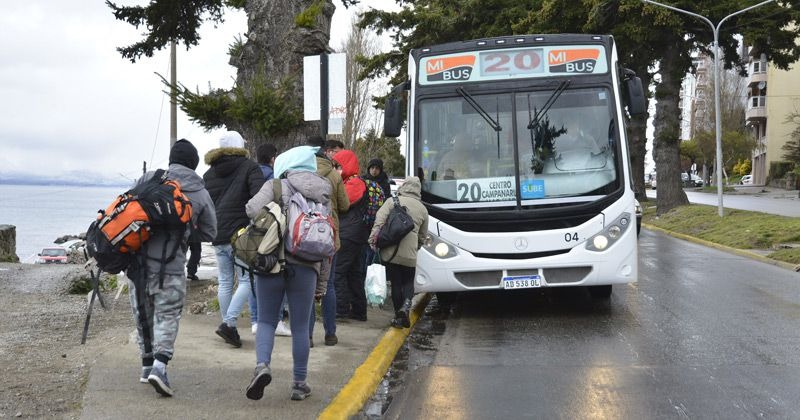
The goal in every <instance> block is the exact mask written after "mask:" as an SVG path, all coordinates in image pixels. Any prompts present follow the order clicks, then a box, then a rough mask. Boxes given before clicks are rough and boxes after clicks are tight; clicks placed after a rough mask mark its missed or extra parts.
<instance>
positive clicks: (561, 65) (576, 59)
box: [547, 48, 600, 73]
mask: <svg viewBox="0 0 800 420" xmlns="http://www.w3.org/2000/svg"><path fill="white" fill-rule="evenodd" d="M599 57H600V50H599V49H595V48H592V49H585V50H551V51H550V52H549V53H548V54H547V64H548V65H550V73H592V72H594V67H595V66H596V65H597V59H598V58H599Z"/></svg>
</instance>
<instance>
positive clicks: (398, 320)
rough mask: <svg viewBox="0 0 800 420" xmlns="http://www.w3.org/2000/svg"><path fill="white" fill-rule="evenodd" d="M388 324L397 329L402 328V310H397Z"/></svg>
mask: <svg viewBox="0 0 800 420" xmlns="http://www.w3.org/2000/svg"><path fill="white" fill-rule="evenodd" d="M390 325H391V326H393V327H395V328H397V329H402V328H403V311H397V312H395V313H394V318H393V319H392V322H391V324H390Z"/></svg>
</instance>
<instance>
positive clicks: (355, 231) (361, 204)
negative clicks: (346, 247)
mask: <svg viewBox="0 0 800 420" xmlns="http://www.w3.org/2000/svg"><path fill="white" fill-rule="evenodd" d="M366 210H367V199H366V198H365V197H361V199H360V200H358V201H356V202H355V203H353V204H351V205H350V209H349V210H347V212H346V213H339V237H340V239H341V240H342V241H351V242H355V243H358V244H366V243H367V238H368V237H369V229H370V226H367V224H366V223H364V212H365V211H366Z"/></svg>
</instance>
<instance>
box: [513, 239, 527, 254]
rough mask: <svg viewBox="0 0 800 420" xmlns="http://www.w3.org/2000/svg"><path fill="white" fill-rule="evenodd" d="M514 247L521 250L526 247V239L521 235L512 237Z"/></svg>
mask: <svg viewBox="0 0 800 420" xmlns="http://www.w3.org/2000/svg"><path fill="white" fill-rule="evenodd" d="M514 248H517V249H518V250H520V251H522V250H525V249H527V248H528V240H527V239H525V238H522V237H519V238H514Z"/></svg>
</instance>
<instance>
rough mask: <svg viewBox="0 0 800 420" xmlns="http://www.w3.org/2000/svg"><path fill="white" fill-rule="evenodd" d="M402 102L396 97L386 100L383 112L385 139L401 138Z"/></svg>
mask: <svg viewBox="0 0 800 420" xmlns="http://www.w3.org/2000/svg"><path fill="white" fill-rule="evenodd" d="M401 104H402V101H401V100H400V98H399V97H398V96H396V95H391V96H389V97H388V98H386V104H385V107H384V112H383V135H384V136H385V137H399V136H400V130H402V128H403V112H402V109H401V107H400V106H401Z"/></svg>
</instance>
